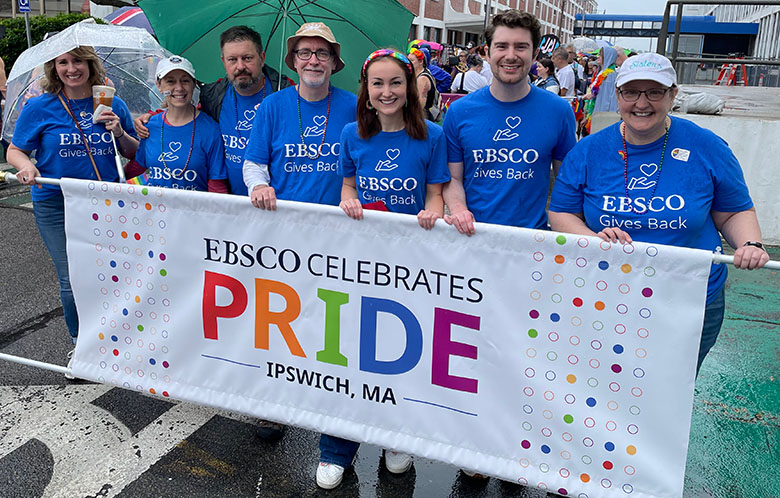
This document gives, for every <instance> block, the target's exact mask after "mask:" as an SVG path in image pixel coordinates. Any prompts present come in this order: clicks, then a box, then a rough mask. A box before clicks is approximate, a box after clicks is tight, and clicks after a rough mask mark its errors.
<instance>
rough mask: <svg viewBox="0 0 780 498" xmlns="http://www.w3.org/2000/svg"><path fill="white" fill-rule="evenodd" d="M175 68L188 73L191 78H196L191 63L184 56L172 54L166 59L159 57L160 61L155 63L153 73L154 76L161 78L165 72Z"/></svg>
mask: <svg viewBox="0 0 780 498" xmlns="http://www.w3.org/2000/svg"><path fill="white" fill-rule="evenodd" d="M177 69H179V70H181V71H184V72H185V73H187V74H189V75H190V76H192V79H196V78H195V68H194V67H192V63H191V62H190V61H188V60H187V59H185V58H184V57H179V56H178V55H172V56H170V57H168V58H167V59H161V60H160V62H158V63H157V72H156V73H155V78H157V79H158V80H161V79H163V78H164V77H165V75H166V74H168V73H170V72H171V71H175V70H177Z"/></svg>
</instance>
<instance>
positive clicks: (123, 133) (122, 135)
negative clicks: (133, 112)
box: [116, 128, 125, 138]
mask: <svg viewBox="0 0 780 498" xmlns="http://www.w3.org/2000/svg"><path fill="white" fill-rule="evenodd" d="M121 130H122V134H121V135H119V136H118V137H116V138H122V137H124V136H125V129H124V128H121Z"/></svg>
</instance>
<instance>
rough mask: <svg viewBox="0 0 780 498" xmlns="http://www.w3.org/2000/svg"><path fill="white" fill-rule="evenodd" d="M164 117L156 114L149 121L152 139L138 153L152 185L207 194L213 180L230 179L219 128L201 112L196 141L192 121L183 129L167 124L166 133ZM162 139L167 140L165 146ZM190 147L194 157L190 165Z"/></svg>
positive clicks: (145, 141) (144, 142) (197, 122)
mask: <svg viewBox="0 0 780 498" xmlns="http://www.w3.org/2000/svg"><path fill="white" fill-rule="evenodd" d="M164 115H165V114H162V113H161V114H155V115H154V116H152V118H151V119H150V120H149V123H148V124H147V125H146V127H147V128H149V138H147V139H145V140H141V143H140V144H139V145H138V152H136V154H135V160H136V161H138V164H140V165H141V166H143V167H144V168H147V169H148V171H147V173H148V174H149V185H152V186H154V187H168V188H177V189H182V190H200V191H204V192H205V191H208V183H209V180H224V179H225V178H227V171H226V170H225V152H224V148H223V146H222V140H221V138H220V133H219V125H218V124H217V123H216V122H215V121H214V120H213V119H211V118H210V117H209V116H208V115H207V114H206V113H205V112H201V113H200V114H198V117H197V118H195V137H194V139H193V135H192V122H191V121H190V122H189V123H187V124H185V125H182V126H172V125H171V124H169V123H166V124H165V129H164V130H163V129H162V124H163V116H164ZM161 135H162V136H161ZM161 138H162V139H163V140H164V141H165V143H164V144H163V145H162V146H161V145H160V139H161ZM190 145H191V146H192V155H191V157H190V162H189V163H187V156H190ZM185 166H186V167H185Z"/></svg>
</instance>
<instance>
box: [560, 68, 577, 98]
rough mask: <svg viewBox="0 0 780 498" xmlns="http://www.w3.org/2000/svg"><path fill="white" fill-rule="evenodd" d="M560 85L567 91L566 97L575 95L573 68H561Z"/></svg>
mask: <svg viewBox="0 0 780 498" xmlns="http://www.w3.org/2000/svg"><path fill="white" fill-rule="evenodd" d="M558 83H559V84H560V87H561V88H565V89H566V95H567V96H569V95H574V70H572V68H571V66H566V67H564V68H561V70H560V71H559V72H558Z"/></svg>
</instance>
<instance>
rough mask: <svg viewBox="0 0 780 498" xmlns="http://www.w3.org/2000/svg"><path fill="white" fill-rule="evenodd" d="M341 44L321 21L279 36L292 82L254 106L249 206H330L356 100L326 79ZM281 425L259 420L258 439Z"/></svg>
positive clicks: (336, 66)
mask: <svg viewBox="0 0 780 498" xmlns="http://www.w3.org/2000/svg"><path fill="white" fill-rule="evenodd" d="M340 54H341V45H340V44H339V43H338V42H337V41H336V39H335V37H334V36H333V33H332V32H331V30H330V28H328V26H326V25H325V24H323V23H321V22H315V23H307V24H304V25H302V26H301V27H300V28H299V29H298V31H297V32H296V33H295V34H294V35H293V36H291V37H289V38H288V39H287V56H286V57H285V59H284V62H285V63H286V64H287V66H288V67H289V68H290V69H292V70H293V71H296V72H297V73H298V77H299V83H298V85H295V86H291V87H289V88H285V89H284V90H281V91H279V92H276V93H274V94H273V95H269V96H268V97H267V98H266V100H265V101H264V102H263V104H262V105H261V106H260V107H259V109H258V110H257V114H256V116H255V120H254V125H253V127H252V133H251V135H250V139H249V145H248V146H247V148H246V155H245V159H244V166H243V173H244V183H245V184H246V186H247V189H248V191H249V195H250V197H251V199H252V204H253V205H254V206H255V207H257V208H260V209H269V210H275V209H276V199H277V198H279V199H283V200H289V201H300V202H313V203H317V204H329V205H332V206H337V205H338V204H339V202H340V201H341V184H342V179H341V176H340V175H339V174H338V171H337V166H338V159H339V150H340V138H341V130H342V129H343V128H344V126H345V125H346V124H347V123H350V122H352V121H355V119H356V114H355V109H356V107H357V98H356V97H355V95H353V94H352V93H349V92H347V91H344V90H341V89H339V88H334V87H332V86H331V85H330V76H331V74H333V73H335V72H338V71H340V70H341V69H343V68H344V61H342V60H341V57H340ZM283 429H284V426H282V425H281V424H277V423H274V422H268V421H261V422H260V429H259V430H258V434H259V435H260V436H261V437H263V438H265V439H275V438H279V437H281V435H282V431H283Z"/></svg>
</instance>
